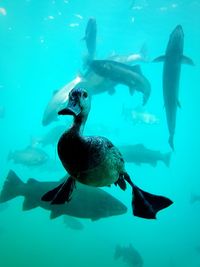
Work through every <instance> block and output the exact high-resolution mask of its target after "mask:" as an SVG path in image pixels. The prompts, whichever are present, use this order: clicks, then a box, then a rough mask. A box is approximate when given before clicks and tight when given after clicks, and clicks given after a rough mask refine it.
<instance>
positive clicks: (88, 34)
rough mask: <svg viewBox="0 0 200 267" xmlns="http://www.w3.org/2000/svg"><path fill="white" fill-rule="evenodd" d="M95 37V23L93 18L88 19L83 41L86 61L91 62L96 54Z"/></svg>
mask: <svg viewBox="0 0 200 267" xmlns="http://www.w3.org/2000/svg"><path fill="white" fill-rule="evenodd" d="M96 35H97V23H96V19H95V18H90V19H89V20H88V23H87V26H86V30H85V36H84V38H83V40H85V42H86V46H87V50H88V60H89V61H90V60H92V59H94V57H95V53H96Z"/></svg>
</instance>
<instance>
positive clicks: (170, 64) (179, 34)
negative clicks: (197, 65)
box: [154, 25, 194, 150]
mask: <svg viewBox="0 0 200 267" xmlns="http://www.w3.org/2000/svg"><path fill="white" fill-rule="evenodd" d="M183 46H184V33H183V29H182V27H181V25H178V26H176V28H175V29H174V30H173V32H172V33H171V35H170V38H169V42H168V45H167V49H166V52H165V55H163V56H160V57H158V58H156V59H154V62H161V61H163V62H164V68H163V97H164V105H165V111H166V117H167V125H168V130H169V140H168V142H169V145H170V147H171V148H172V149H173V150H174V133H175V128H176V112H177V107H180V106H181V105H180V101H179V80H180V73H181V63H186V64H189V65H194V63H193V61H192V60H191V59H190V58H188V57H186V56H184V55H183Z"/></svg>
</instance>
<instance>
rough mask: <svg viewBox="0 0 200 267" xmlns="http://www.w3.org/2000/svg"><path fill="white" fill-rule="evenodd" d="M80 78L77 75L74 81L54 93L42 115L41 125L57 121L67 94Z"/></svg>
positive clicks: (66, 99)
mask: <svg viewBox="0 0 200 267" xmlns="http://www.w3.org/2000/svg"><path fill="white" fill-rule="evenodd" d="M81 81H82V77H81V76H80V75H77V76H76V77H75V79H73V80H72V81H70V82H69V83H68V84H66V85H65V86H64V87H62V88H61V89H60V90H58V91H55V92H54V94H53V96H52V97H51V99H50V100H49V102H48V104H47V106H46V108H45V110H44V114H43V118H42V125H43V126H47V125H49V124H50V123H51V122H53V121H58V116H57V115H58V111H59V110H60V109H62V108H63V107H64V106H65V105H66V103H67V101H68V94H69V92H70V91H71V90H72V89H73V88H74V87H75V86H76V85H77V84H79V83H80V82H81Z"/></svg>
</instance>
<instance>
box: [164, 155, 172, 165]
mask: <svg viewBox="0 0 200 267" xmlns="http://www.w3.org/2000/svg"><path fill="white" fill-rule="evenodd" d="M171 155H172V153H171V152H168V153H166V154H164V156H163V162H164V163H165V165H166V166H167V167H169V166H170V162H171Z"/></svg>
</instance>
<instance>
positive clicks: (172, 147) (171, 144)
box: [168, 134, 174, 151]
mask: <svg viewBox="0 0 200 267" xmlns="http://www.w3.org/2000/svg"><path fill="white" fill-rule="evenodd" d="M168 143H169V145H170V147H171V149H172V150H173V151H174V135H172V134H170V136H169V140H168Z"/></svg>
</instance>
